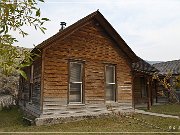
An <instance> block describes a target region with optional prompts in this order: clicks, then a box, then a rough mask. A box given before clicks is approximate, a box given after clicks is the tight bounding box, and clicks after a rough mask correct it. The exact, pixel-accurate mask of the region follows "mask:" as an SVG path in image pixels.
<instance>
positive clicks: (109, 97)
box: [105, 65, 116, 101]
mask: <svg viewBox="0 0 180 135" xmlns="http://www.w3.org/2000/svg"><path fill="white" fill-rule="evenodd" d="M105 82H106V86H105V89H106V90H105V91H106V101H115V98H116V97H115V94H116V79H115V66H113V65H107V66H106V68H105Z"/></svg>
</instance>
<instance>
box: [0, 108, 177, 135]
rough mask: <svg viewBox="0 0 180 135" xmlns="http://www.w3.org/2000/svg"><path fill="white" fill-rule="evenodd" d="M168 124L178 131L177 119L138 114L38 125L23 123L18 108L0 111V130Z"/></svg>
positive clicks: (138, 128)
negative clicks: (128, 116)
mask: <svg viewBox="0 0 180 135" xmlns="http://www.w3.org/2000/svg"><path fill="white" fill-rule="evenodd" d="M135 119H136V120H135ZM144 121H145V122H146V123H144ZM148 123H149V124H148ZM150 124H153V125H154V126H156V127H152V126H150ZM169 126H175V128H176V129H175V130H174V131H179V132H180V120H178V119H172V118H161V117H154V116H147V115H140V114H135V115H134V119H133V118H127V117H124V116H123V117H120V116H119V117H115V116H112V117H109V118H97V119H89V120H83V121H79V122H77V121H76V122H70V123H64V124H57V125H51V126H39V127H38V126H27V125H25V124H24V123H23V122H22V114H21V112H20V111H19V109H18V108H13V109H11V110H3V111H0V132H147V131H148V132H154V131H157V132H162V131H167V130H168V129H169ZM158 128H160V129H158ZM178 128H179V129H178Z"/></svg>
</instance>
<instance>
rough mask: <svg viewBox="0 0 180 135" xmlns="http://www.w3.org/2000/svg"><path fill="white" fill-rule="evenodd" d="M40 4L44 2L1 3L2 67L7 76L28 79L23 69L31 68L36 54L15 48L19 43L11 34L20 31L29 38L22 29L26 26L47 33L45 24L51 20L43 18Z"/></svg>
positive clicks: (19, 0) (11, 0)
mask: <svg viewBox="0 0 180 135" xmlns="http://www.w3.org/2000/svg"><path fill="white" fill-rule="evenodd" d="M38 2H44V0H1V1H0V67H1V68H2V72H3V73H4V74H5V75H9V74H11V73H13V72H18V73H20V74H21V75H22V76H23V77H25V78H26V75H25V73H24V72H23V70H22V68H23V67H26V66H29V65H30V64H31V63H32V61H33V57H34V55H36V54H33V53H31V52H30V51H28V50H26V49H19V48H17V47H14V46H13V44H14V43H15V42H18V41H17V39H16V38H15V37H13V36H12V35H11V34H9V33H10V31H12V30H13V31H18V32H19V34H20V35H22V37H24V36H27V35H28V33H26V32H25V31H24V30H23V28H22V27H23V26H24V25H26V26H30V27H31V26H33V27H34V28H35V29H36V30H37V29H39V30H41V31H42V32H43V33H44V32H45V30H46V28H44V27H43V24H44V23H45V22H46V21H49V19H47V18H41V12H40V8H38V7H37V5H38ZM22 61H23V62H22Z"/></svg>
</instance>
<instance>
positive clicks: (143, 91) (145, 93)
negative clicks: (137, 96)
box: [140, 77, 147, 97]
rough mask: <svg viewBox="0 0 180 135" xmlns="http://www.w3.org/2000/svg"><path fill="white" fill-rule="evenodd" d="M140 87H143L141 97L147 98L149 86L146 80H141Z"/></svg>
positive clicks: (142, 78)
mask: <svg viewBox="0 0 180 135" xmlns="http://www.w3.org/2000/svg"><path fill="white" fill-rule="evenodd" d="M140 84H141V85H140V86H141V97H147V85H146V79H145V78H144V77H141V78H140Z"/></svg>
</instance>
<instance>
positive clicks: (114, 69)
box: [104, 64, 117, 102]
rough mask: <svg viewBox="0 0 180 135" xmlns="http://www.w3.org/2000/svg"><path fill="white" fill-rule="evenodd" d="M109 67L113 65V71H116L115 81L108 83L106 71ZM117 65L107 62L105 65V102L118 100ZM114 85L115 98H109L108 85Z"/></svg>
mask: <svg viewBox="0 0 180 135" xmlns="http://www.w3.org/2000/svg"><path fill="white" fill-rule="evenodd" d="M107 67H113V73H114V75H113V76H114V77H113V81H114V82H113V83H107V77H106V71H107ZM116 73H117V72H116V65H115V64H106V65H105V73H104V78H105V79H104V82H105V102H116V101H117V74H116ZM107 84H109V85H113V86H114V100H107V97H106V85H107Z"/></svg>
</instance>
